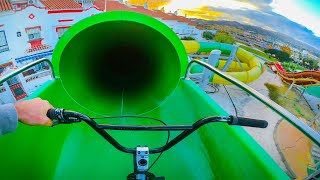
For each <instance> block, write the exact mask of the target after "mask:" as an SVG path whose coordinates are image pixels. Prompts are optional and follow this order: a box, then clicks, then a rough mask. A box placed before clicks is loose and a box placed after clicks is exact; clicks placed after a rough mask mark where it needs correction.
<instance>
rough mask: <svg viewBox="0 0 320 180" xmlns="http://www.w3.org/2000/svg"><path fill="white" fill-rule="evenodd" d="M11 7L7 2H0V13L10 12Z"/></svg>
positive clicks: (5, 0) (2, 0)
mask: <svg viewBox="0 0 320 180" xmlns="http://www.w3.org/2000/svg"><path fill="white" fill-rule="evenodd" d="M12 9H13V8H12V5H11V4H10V2H9V0H0V12H2V11H11V10H12Z"/></svg>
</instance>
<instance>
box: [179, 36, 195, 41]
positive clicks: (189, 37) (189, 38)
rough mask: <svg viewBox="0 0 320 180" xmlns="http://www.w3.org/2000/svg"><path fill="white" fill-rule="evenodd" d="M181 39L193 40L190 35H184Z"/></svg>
mask: <svg viewBox="0 0 320 180" xmlns="http://www.w3.org/2000/svg"><path fill="white" fill-rule="evenodd" d="M181 40H195V39H194V37H191V36H184V37H182V38H181Z"/></svg>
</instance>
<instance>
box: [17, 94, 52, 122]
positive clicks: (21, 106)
mask: <svg viewBox="0 0 320 180" xmlns="http://www.w3.org/2000/svg"><path fill="white" fill-rule="evenodd" d="M14 106H15V108H16V110H17V112H18V118H19V120H20V122H22V123H24V124H27V125H31V126H35V125H41V126H51V125H52V121H51V120H50V119H49V118H48V117H47V111H48V110H49V109H52V108H53V106H52V105H51V104H50V103H49V102H48V101H45V100H42V99H40V98H35V99H32V100H28V101H23V102H18V103H16V104H15V105H14Z"/></svg>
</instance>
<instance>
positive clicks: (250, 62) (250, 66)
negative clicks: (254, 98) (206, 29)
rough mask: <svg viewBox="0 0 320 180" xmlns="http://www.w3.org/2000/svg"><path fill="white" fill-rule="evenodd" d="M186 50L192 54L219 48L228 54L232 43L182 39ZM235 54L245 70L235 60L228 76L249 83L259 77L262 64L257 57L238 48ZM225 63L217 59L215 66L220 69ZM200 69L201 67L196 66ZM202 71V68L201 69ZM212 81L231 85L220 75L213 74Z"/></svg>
mask: <svg viewBox="0 0 320 180" xmlns="http://www.w3.org/2000/svg"><path fill="white" fill-rule="evenodd" d="M182 43H183V45H184V47H185V49H186V52H187V53H188V54H193V53H196V52H211V51H212V50H214V49H219V50H221V53H222V54H229V53H230V52H231V50H232V45H230V44H224V43H217V42H197V41H184V40H183V41H182ZM236 56H237V57H238V59H239V60H240V62H241V64H242V67H243V69H244V70H245V71H242V68H241V67H240V65H239V64H238V63H237V62H235V61H234V62H232V63H231V65H230V66H229V68H228V70H227V71H228V72H226V74H228V75H229V76H232V77H234V78H236V79H238V80H240V81H242V82H244V83H246V84H247V83H250V82H253V81H255V80H256V79H258V78H259V77H260V75H261V74H262V72H263V69H262V65H261V63H260V62H259V60H258V58H257V57H256V56H254V55H253V54H251V53H249V52H248V51H246V50H244V49H242V48H238V50H237V53H236ZM225 64H226V61H225V60H219V62H218V63H217V65H216V67H217V68H218V69H222V68H223V67H224V65H225ZM198 69H199V70H201V68H198ZM201 71H202V70H201ZM212 82H213V83H217V84H227V85H231V83H230V82H229V81H227V80H225V79H223V78H222V77H220V76H217V75H214V76H213V78H212Z"/></svg>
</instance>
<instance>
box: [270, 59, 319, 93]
mask: <svg viewBox="0 0 320 180" xmlns="http://www.w3.org/2000/svg"><path fill="white" fill-rule="evenodd" d="M268 65H269V66H270V69H271V70H272V71H273V72H276V73H278V75H279V76H280V77H281V78H282V80H283V81H284V82H286V83H289V84H292V83H293V84H296V85H300V86H304V87H308V86H320V71H319V70H318V71H316V70H314V71H311V70H307V71H302V72H295V73H290V72H287V71H286V70H285V69H284V68H283V67H282V66H281V64H280V63H279V62H277V63H272V62H269V63H268Z"/></svg>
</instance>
